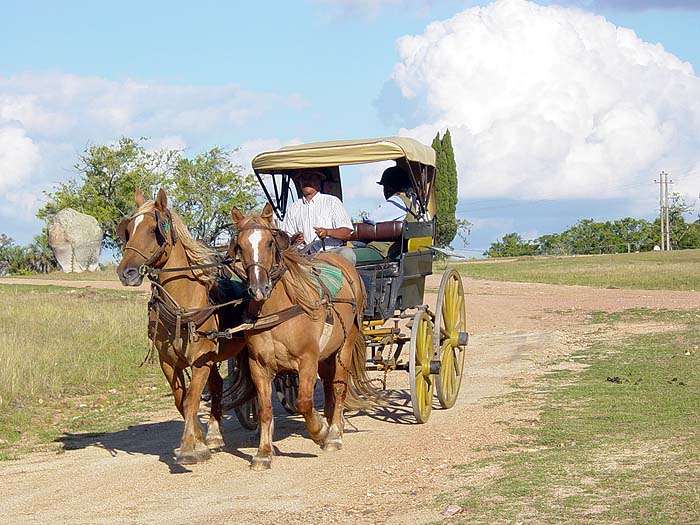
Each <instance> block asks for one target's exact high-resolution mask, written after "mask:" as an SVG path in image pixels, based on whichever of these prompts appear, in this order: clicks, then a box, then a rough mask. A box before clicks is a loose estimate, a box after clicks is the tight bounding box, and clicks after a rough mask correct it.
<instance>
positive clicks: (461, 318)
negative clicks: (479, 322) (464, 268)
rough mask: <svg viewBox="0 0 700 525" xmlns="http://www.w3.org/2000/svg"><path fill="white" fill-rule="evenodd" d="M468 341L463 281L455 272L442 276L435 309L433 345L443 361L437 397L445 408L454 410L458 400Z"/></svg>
mask: <svg viewBox="0 0 700 525" xmlns="http://www.w3.org/2000/svg"><path fill="white" fill-rule="evenodd" d="M467 339H468V335H467V315H466V310H465V307H464V289H463V287H462V278H461V277H460V276H459V272H457V270H454V269H452V270H450V271H448V272H445V273H444V274H443V276H442V281H441V282H440V290H439V291H438V297H437V303H436V306H435V334H434V336H433V345H434V347H435V355H436V359H439V360H440V374H439V375H438V378H437V396H438V400H439V401H440V406H442V408H451V407H452V406H454V404H455V402H456V401H457V396H458V395H459V387H460V385H461V383H462V372H463V371H464V354H465V353H466V350H467Z"/></svg>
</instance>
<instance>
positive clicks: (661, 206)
mask: <svg viewBox="0 0 700 525" xmlns="http://www.w3.org/2000/svg"><path fill="white" fill-rule="evenodd" d="M664 175H665V172H663V171H662V172H661V173H660V174H659V180H654V182H655V183H657V184H658V185H659V224H660V225H661V251H662V252H663V251H664V250H665V248H666V247H665V245H666V232H665V229H666V228H665V226H666V220H665V219H666V218H665V217H664Z"/></svg>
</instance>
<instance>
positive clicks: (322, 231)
mask: <svg viewBox="0 0 700 525" xmlns="http://www.w3.org/2000/svg"><path fill="white" fill-rule="evenodd" d="M296 177H298V181H299V186H301V193H302V196H301V197H300V198H299V199H298V200H297V201H295V202H293V203H292V204H291V205H290V206H289V208H288V209H287V213H286V215H285V216H284V220H283V221H282V225H281V226H280V227H281V229H282V230H283V231H285V232H286V233H287V234H289V235H290V236H293V235H301V240H302V241H303V242H305V243H306V248H305V249H304V253H308V254H311V253H316V252H318V251H334V252H337V253H338V254H340V255H342V256H343V257H345V258H346V259H347V260H348V261H350V262H351V263H352V264H353V265H354V264H355V253H354V252H353V251H352V248H348V247H347V246H345V242H346V241H347V240H348V239H349V238H350V235H351V234H352V229H353V226H352V221H351V220H350V216H349V215H348V212H347V211H346V210H345V207H344V206H343V203H342V202H341V201H340V199H338V198H337V197H334V196H333V195H326V194H324V193H321V179H322V177H323V174H322V173H321V172H319V171H314V170H303V171H301V172H300V173H299V174H298V175H297V176H296Z"/></svg>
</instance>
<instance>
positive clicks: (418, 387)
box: [408, 310, 435, 423]
mask: <svg viewBox="0 0 700 525" xmlns="http://www.w3.org/2000/svg"><path fill="white" fill-rule="evenodd" d="M432 342H433V321H432V320H431V319H430V316H429V315H428V313H427V312H425V311H423V310H421V311H419V312H417V313H416V315H415V316H414V317H413V327H412V328H411V344H410V347H409V348H410V356H409V365H408V372H409V375H410V383H411V404H412V405H413V413H414V414H415V416H416V420H417V421H418V423H425V422H426V421H428V418H429V417H430V410H431V409H432V407H433V388H434V385H435V381H434V377H433V376H431V375H430V360H431V359H432V357H433V344H432Z"/></svg>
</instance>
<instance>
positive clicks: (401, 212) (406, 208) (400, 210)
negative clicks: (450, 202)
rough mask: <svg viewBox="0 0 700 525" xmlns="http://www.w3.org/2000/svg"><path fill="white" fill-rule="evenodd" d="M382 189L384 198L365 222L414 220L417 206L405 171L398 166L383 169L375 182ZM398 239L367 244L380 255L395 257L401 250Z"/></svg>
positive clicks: (416, 216) (416, 217)
mask: <svg viewBox="0 0 700 525" xmlns="http://www.w3.org/2000/svg"><path fill="white" fill-rule="evenodd" d="M377 184H379V185H380V186H383V189H384V198H385V199H386V200H385V201H384V202H382V203H381V204H380V205H379V206H377V207H376V208H375V209H374V210H372V211H371V212H370V213H369V214H368V215H367V218H365V222H367V223H369V224H376V223H378V222H386V221H404V220H406V221H412V222H413V221H416V220H417V219H418V215H417V211H416V210H417V208H416V206H415V203H414V201H413V199H412V198H411V195H412V193H413V188H412V187H411V183H410V182H409V179H408V176H407V175H406V173H405V172H404V171H403V170H402V169H401V168H399V167H398V166H392V167H390V168H387V169H386V170H384V173H382V178H381V179H380V180H379V182H377ZM400 244H401V243H400V242H399V241H393V242H392V241H372V242H370V243H369V244H368V245H367V246H368V247H370V248H374V249H375V250H376V251H378V252H379V253H380V254H381V256H382V257H389V258H392V257H395V256H396V255H398V253H399V252H400V251H401V246H400Z"/></svg>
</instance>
